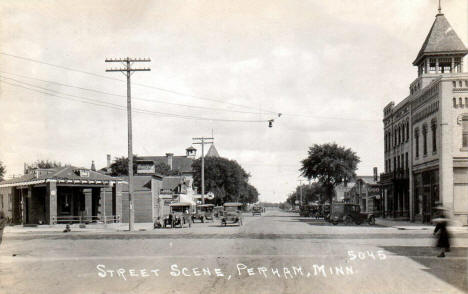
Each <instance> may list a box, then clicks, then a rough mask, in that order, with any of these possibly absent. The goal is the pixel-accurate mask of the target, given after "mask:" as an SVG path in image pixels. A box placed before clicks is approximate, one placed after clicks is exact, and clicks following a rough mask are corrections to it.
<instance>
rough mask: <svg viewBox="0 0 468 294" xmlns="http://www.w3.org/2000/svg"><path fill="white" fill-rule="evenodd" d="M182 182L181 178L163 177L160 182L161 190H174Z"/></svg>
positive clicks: (182, 178)
mask: <svg viewBox="0 0 468 294" xmlns="http://www.w3.org/2000/svg"><path fill="white" fill-rule="evenodd" d="M183 182H184V177H183V176H170V177H164V178H163V180H162V189H164V190H174V189H175V188H177V187H178V186H179V185H180V184H182V183H183Z"/></svg>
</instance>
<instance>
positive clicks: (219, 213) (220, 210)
mask: <svg viewBox="0 0 468 294" xmlns="http://www.w3.org/2000/svg"><path fill="white" fill-rule="evenodd" d="M213 216H214V217H215V218H220V217H222V216H223V207H222V206H215V207H214V208H213Z"/></svg>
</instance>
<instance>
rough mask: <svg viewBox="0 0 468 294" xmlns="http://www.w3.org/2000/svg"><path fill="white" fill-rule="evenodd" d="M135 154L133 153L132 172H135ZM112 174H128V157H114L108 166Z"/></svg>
mask: <svg viewBox="0 0 468 294" xmlns="http://www.w3.org/2000/svg"><path fill="white" fill-rule="evenodd" d="M136 159H137V157H136V155H133V174H135V173H136V170H137V164H136ZM110 169H111V175H112V176H128V157H125V156H122V157H116V158H115V160H114V162H113V163H112V164H111V166H110Z"/></svg>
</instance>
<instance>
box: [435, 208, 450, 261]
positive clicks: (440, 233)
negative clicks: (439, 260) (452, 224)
mask: <svg viewBox="0 0 468 294" xmlns="http://www.w3.org/2000/svg"><path fill="white" fill-rule="evenodd" d="M437 210H438V213H439V217H437V218H435V219H433V222H434V223H436V226H435V229H434V233H433V234H434V235H435V236H437V244H436V246H437V247H438V248H440V253H439V255H437V257H445V252H449V251H450V235H449V232H448V231H447V225H448V221H449V220H448V218H447V217H446V214H445V212H444V210H445V209H444V208H441V207H439V208H437Z"/></svg>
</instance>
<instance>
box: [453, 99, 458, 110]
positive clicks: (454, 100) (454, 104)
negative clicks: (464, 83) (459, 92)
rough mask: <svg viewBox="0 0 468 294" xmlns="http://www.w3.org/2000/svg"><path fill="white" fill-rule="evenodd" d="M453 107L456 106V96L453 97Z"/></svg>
mask: <svg viewBox="0 0 468 294" xmlns="http://www.w3.org/2000/svg"><path fill="white" fill-rule="evenodd" d="M453 107H454V108H457V98H455V97H454V98H453Z"/></svg>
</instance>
